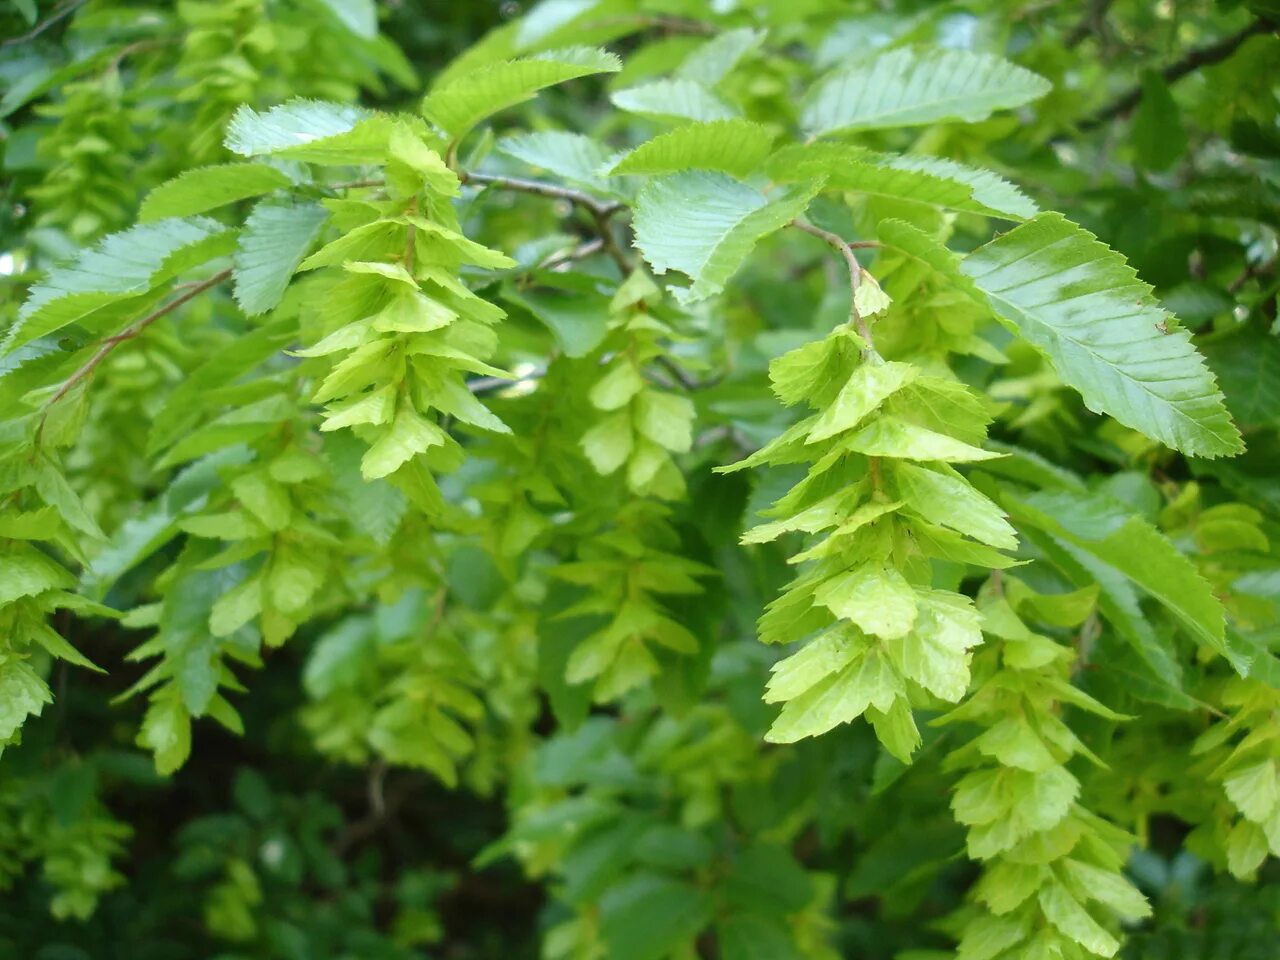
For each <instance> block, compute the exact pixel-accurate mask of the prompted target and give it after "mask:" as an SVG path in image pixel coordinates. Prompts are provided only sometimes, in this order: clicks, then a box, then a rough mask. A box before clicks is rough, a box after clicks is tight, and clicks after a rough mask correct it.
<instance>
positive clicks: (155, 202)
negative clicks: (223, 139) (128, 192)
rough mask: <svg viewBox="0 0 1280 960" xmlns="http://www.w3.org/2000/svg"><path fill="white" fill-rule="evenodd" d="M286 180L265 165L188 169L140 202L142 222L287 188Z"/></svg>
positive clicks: (247, 164) (202, 209) (241, 164)
mask: <svg viewBox="0 0 1280 960" xmlns="http://www.w3.org/2000/svg"><path fill="white" fill-rule="evenodd" d="M289 182H290V181H289V178H288V177H286V176H285V175H284V174H283V173H281V172H280V171H279V170H277V169H275V168H274V167H269V166H267V165H266V164H265V163H226V164H221V165H219V166H215V167H199V168H197V169H195V170H188V171H187V172H186V173H184V174H182V175H181V176H179V177H175V178H174V179H172V180H170V181H168V182H167V183H162V184H160V186H158V187H156V188H155V189H154V190H152V191H151V192H150V193H149V194H147V198H146V199H145V200H143V201H142V209H141V210H140V211H139V212H138V219H139V221H140V222H142V223H149V222H151V221H153V220H162V219H164V218H165V217H189V216H191V215H192V214H195V213H204V212H205V211H206V210H213V209H215V208H217V207H221V206H225V205H226V204H228V203H234V202H235V201H237V200H244V199H246V198H248V197H256V196H260V195H261V194H264V193H271V192H272V191H273V190H278V189H279V188H280V187H287V186H288V185H289Z"/></svg>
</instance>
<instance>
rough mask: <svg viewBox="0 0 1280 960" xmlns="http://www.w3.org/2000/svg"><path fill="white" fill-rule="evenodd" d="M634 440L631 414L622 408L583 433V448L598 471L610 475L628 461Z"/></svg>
mask: <svg viewBox="0 0 1280 960" xmlns="http://www.w3.org/2000/svg"><path fill="white" fill-rule="evenodd" d="M634 442H635V437H634V435H633V433H632V429H631V415H630V413H629V412H628V411H626V410H620V411H619V412H618V413H615V414H613V415H612V416H608V417H605V418H604V419H603V420H601V421H600V422H599V423H597V424H596V425H595V426H594V427H592V428H591V429H590V430H588V431H587V432H586V433H584V434H583V435H582V450H583V452H584V453H586V455H587V459H588V460H590V461H591V465H592V466H594V467H595V468H596V471H597V472H599V473H601V474H603V475H605V476H608V475H609V474H611V473H613V471H615V470H617V469H618V468H619V467H620V466H622V465H623V464H624V463H626V462H627V458H628V457H630V456H631V449H632V446H633V445H634Z"/></svg>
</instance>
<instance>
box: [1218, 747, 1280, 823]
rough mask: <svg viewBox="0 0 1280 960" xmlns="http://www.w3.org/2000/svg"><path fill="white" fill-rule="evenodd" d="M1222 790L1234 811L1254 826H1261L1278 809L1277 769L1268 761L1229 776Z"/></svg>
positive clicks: (1279, 778) (1279, 776)
mask: <svg viewBox="0 0 1280 960" xmlns="http://www.w3.org/2000/svg"><path fill="white" fill-rule="evenodd" d="M1222 788H1223V789H1224V790H1225V791H1226V793H1227V797H1228V798H1229V799H1230V800H1231V802H1232V803H1233V804H1235V807H1236V809H1237V810H1239V811H1240V812H1241V813H1242V814H1243V815H1244V816H1245V818H1246V819H1249V820H1252V821H1253V822H1254V823H1265V822H1266V821H1267V818H1268V817H1270V816H1271V814H1272V813H1273V812H1274V811H1275V810H1276V809H1277V807H1280V769H1277V766H1276V761H1275V760H1273V759H1271V758H1270V757H1267V758H1265V759H1263V760H1259V761H1258V762H1257V763H1253V764H1250V765H1249V766H1247V767H1244V768H1243V769H1241V770H1239V771H1238V772H1236V773H1234V774H1232V775H1231V776H1230V777H1228V778H1227V779H1226V780H1224V781H1223V784H1222Z"/></svg>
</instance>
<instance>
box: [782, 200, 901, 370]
mask: <svg viewBox="0 0 1280 960" xmlns="http://www.w3.org/2000/svg"><path fill="white" fill-rule="evenodd" d="M791 226H793V227H795V228H796V229H797V230H803V231H804V232H805V233H807V234H810V235H811V236H815V237H817V238H818V239H819V240H823V241H825V242H826V243H827V244H829V245H830V246H831V247H833V248H834V249H835V250H836V252H837V253H839V254H840V256H842V257H844V262H845V263H846V264H847V265H848V267H849V320H850V322H851V323H852V324H853V325H854V327H855V328H856V329H857V331H858V335H859V336H861V337H862V342H863V343H865V344H866V346H865V347H864V348H863V351H862V356H863V359H866V360H871V359H879V357H880V354H878V353H876V347H875V343H874V342H873V341H872V339H871V325H870V324H868V323H867V318H866V317H864V316H862V314H860V313H859V312H858V287H859V286H860V285H861V284H862V264H860V263H859V262H858V255H857V254H856V253H854V252H853V249H854V245H853V244H851V243H849V242H848V241H847V240H845V239H844V238H843V237H841V236H839V235H838V234H835V233H832V232H831V231H830V230H823V229H822V228H821V227H815V226H814V225H813V224H812V223H808V222H807V221H804V220H792V221H791Z"/></svg>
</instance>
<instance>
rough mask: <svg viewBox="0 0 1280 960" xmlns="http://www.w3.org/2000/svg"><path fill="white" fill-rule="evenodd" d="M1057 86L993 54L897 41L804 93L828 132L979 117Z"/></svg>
mask: <svg viewBox="0 0 1280 960" xmlns="http://www.w3.org/2000/svg"><path fill="white" fill-rule="evenodd" d="M1051 89H1052V87H1051V86H1050V84H1049V82H1048V81H1047V80H1045V79H1044V78H1043V77H1041V76H1039V75H1037V74H1034V73H1032V72H1031V71H1030V70H1024V69H1023V68H1022V67H1019V66H1016V65H1015V64H1012V63H1010V62H1009V61H1007V60H1003V59H1001V58H1000V57H995V56H992V55H990V54H986V53H971V52H970V51H968V50H927V51H915V50H911V49H908V48H899V49H897V50H891V51H890V52H888V53H885V54H882V55H880V56H878V57H876V58H875V59H874V60H871V61H869V62H867V63H861V64H858V65H856V66H853V67H849V68H847V69H844V70H840V71H837V72H836V73H833V74H830V75H829V76H827V77H826V78H825V79H823V80H821V81H820V82H819V83H818V84H817V86H815V87H814V88H813V90H812V91H811V92H810V94H809V96H808V97H807V98H806V99H805V104H804V108H803V110H802V112H801V124H802V125H803V127H804V129H805V130H806V131H807V132H808V133H809V134H811V135H813V136H823V135H826V134H830V133H839V132H843V131H848V130H883V129H886V128H892V127H909V126H921V125H923V124H928V123H937V122H939V121H943V120H964V121H967V122H969V123H976V122H977V121H979V120H985V119H986V118H987V117H989V116H991V114H992V113H994V112H995V111H997V110H1008V109H1010V108H1012V107H1018V106H1021V105H1022V104H1024V103H1029V102H1031V101H1032V100H1036V99H1038V98H1040V97H1043V96H1044V95H1045V94H1046V93H1048V92H1049V91H1050V90H1051Z"/></svg>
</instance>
